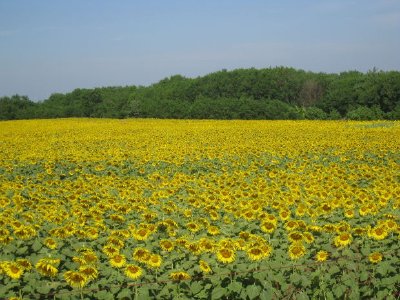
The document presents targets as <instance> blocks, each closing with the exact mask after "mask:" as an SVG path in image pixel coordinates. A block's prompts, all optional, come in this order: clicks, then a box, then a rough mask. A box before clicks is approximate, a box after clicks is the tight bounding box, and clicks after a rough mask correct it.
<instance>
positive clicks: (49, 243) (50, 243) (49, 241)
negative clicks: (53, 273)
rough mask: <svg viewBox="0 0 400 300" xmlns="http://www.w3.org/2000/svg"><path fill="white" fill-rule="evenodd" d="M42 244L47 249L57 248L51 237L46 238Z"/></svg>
mask: <svg viewBox="0 0 400 300" xmlns="http://www.w3.org/2000/svg"><path fill="white" fill-rule="evenodd" d="M43 244H44V245H45V246H46V247H47V248H49V249H56V248H57V242H56V241H55V240H54V239H53V238H46V239H45V240H44V242H43Z"/></svg>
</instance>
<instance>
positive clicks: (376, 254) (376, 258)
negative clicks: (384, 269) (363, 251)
mask: <svg viewBox="0 0 400 300" xmlns="http://www.w3.org/2000/svg"><path fill="white" fill-rule="evenodd" d="M382 258H383V255H382V253H380V252H373V253H371V254H370V255H369V256H368V260H369V261H370V262H372V263H373V264H376V263H378V262H380V261H381V260H382Z"/></svg>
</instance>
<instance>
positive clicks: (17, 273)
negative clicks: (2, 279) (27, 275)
mask: <svg viewBox="0 0 400 300" xmlns="http://www.w3.org/2000/svg"><path fill="white" fill-rule="evenodd" d="M3 270H4V272H5V273H6V274H7V276H9V277H11V278H12V279H20V278H21V276H22V274H24V267H22V266H20V265H19V264H18V263H16V262H7V263H5V264H4V265H3Z"/></svg>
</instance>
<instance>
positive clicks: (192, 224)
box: [186, 222, 201, 233]
mask: <svg viewBox="0 0 400 300" xmlns="http://www.w3.org/2000/svg"><path fill="white" fill-rule="evenodd" d="M186 228H187V229H189V231H191V232H193V233H196V232H197V231H199V230H200V229H201V226H200V225H199V224H197V223H195V222H189V223H187V224H186Z"/></svg>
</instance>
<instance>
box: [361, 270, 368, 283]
mask: <svg viewBox="0 0 400 300" xmlns="http://www.w3.org/2000/svg"><path fill="white" fill-rule="evenodd" d="M368 278H369V274H368V272H362V273H361V274H360V281H365V280H367V279H368Z"/></svg>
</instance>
